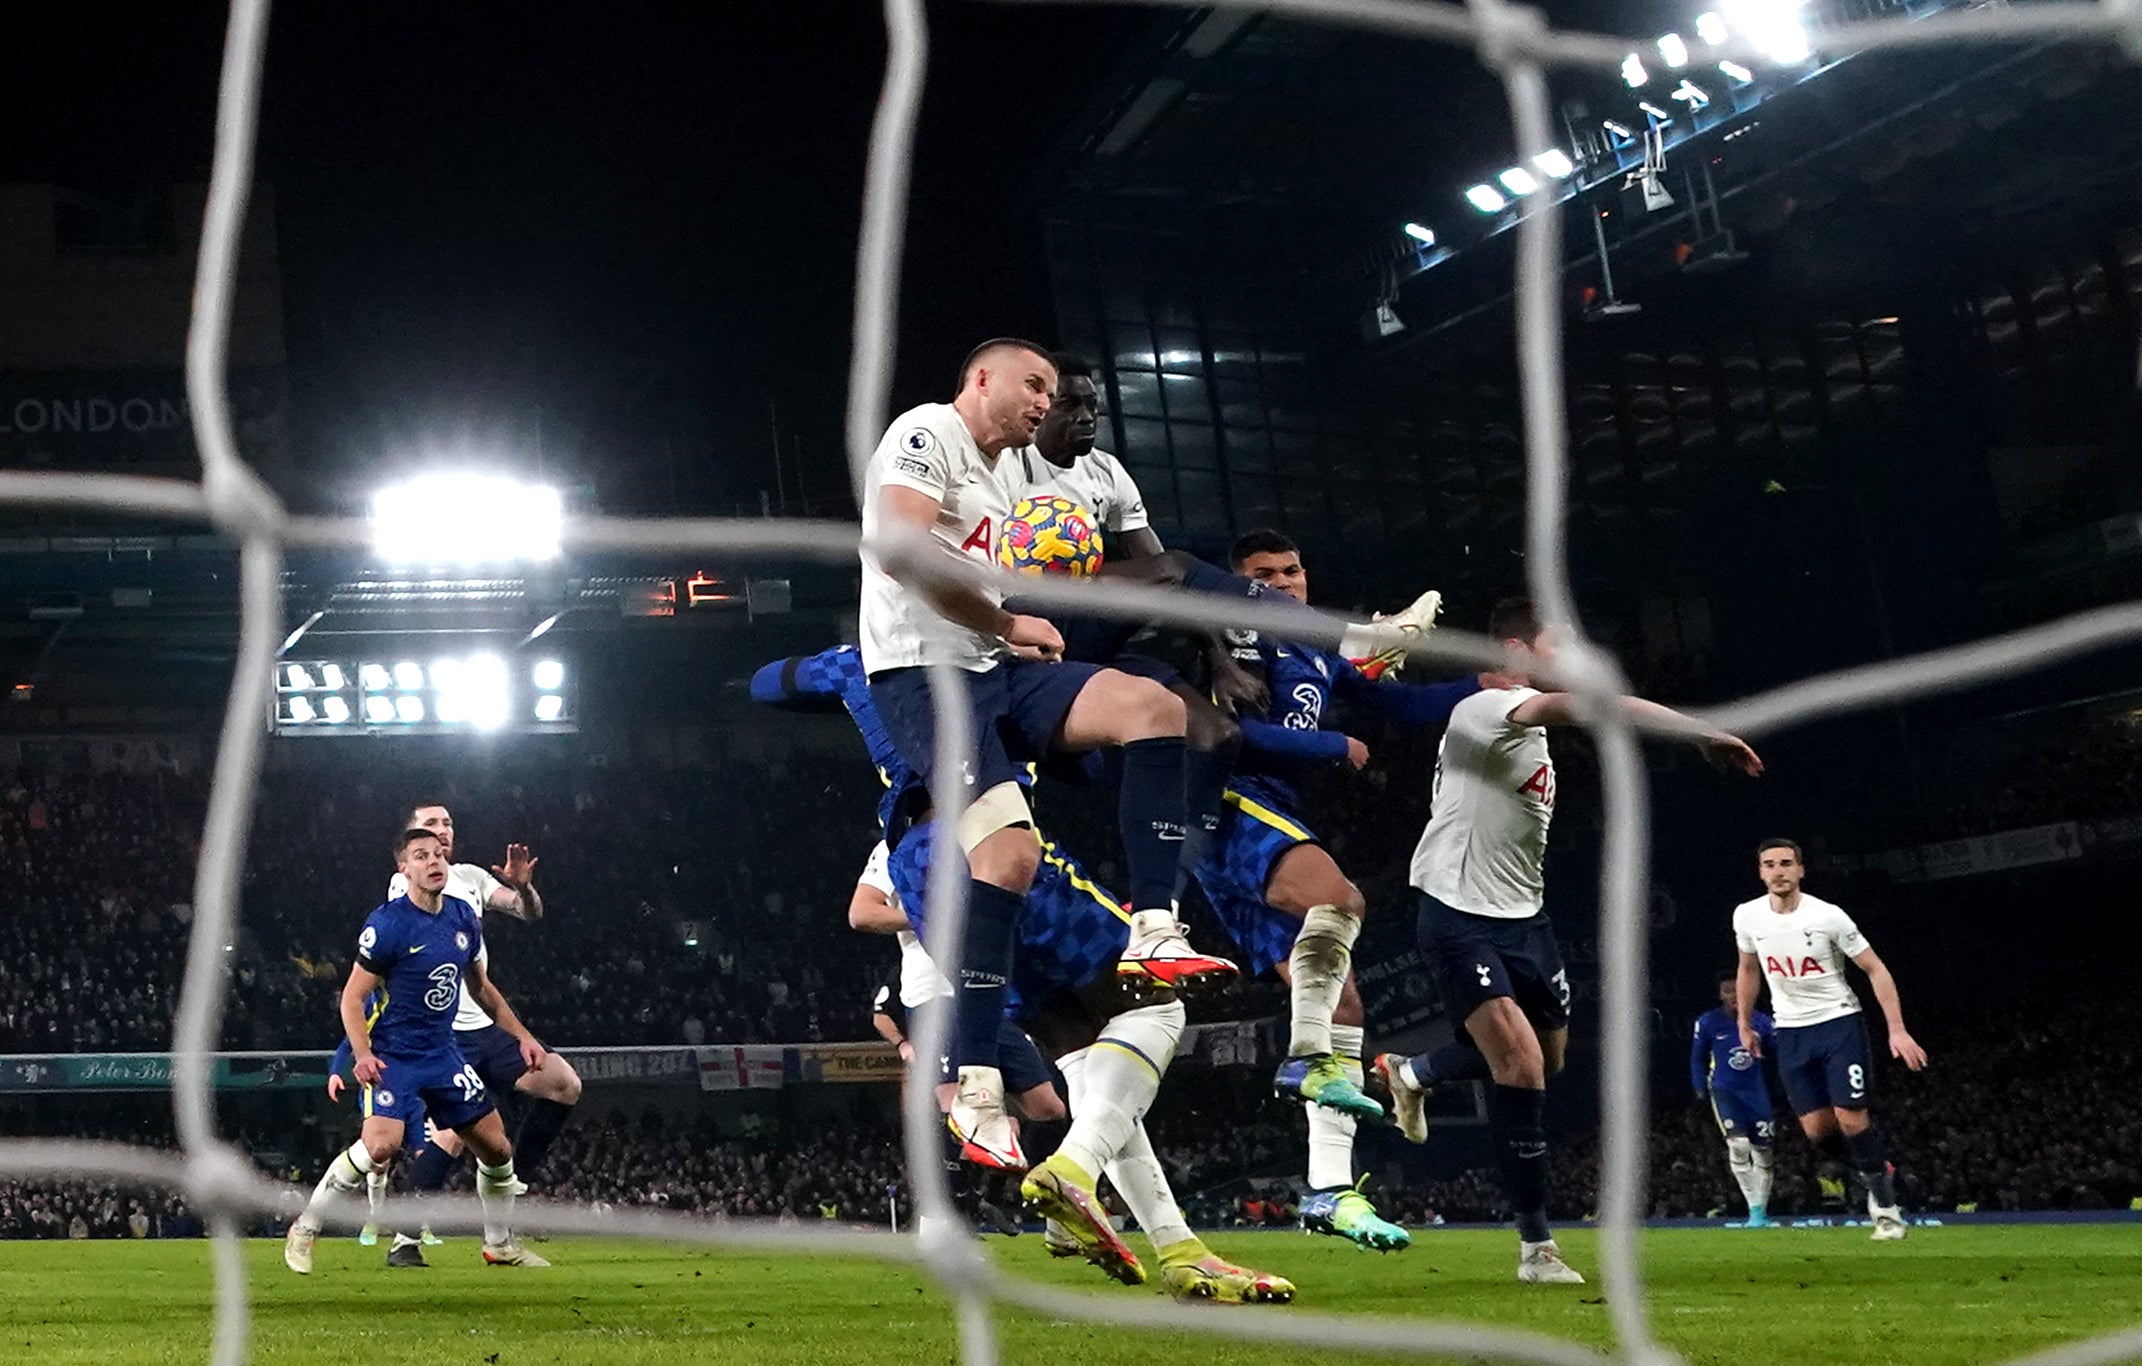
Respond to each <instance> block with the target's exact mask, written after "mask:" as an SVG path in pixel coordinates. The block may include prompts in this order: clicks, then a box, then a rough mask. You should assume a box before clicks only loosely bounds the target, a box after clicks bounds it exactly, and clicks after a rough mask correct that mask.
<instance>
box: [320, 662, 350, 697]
mask: <svg viewBox="0 0 2142 1366" xmlns="http://www.w3.org/2000/svg"><path fill="white" fill-rule="evenodd" d="M320 686H321V687H323V688H333V689H334V690H335V691H336V692H341V691H342V690H343V689H344V688H345V687H347V686H349V684H348V681H347V680H346V679H345V678H344V677H343V676H342V666H341V665H340V664H322V665H321V666H320Z"/></svg>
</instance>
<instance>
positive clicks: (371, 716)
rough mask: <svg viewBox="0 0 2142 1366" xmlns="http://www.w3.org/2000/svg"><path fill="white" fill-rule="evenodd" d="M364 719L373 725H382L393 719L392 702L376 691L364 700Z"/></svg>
mask: <svg viewBox="0 0 2142 1366" xmlns="http://www.w3.org/2000/svg"><path fill="white" fill-rule="evenodd" d="M364 719H365V720H367V721H370V722H371V723H372V724H373V725H375V726H378V725H384V724H386V723H387V722H389V721H392V720H393V719H394V703H393V702H392V701H391V700H390V699H388V698H385V697H381V696H380V695H379V694H378V693H374V694H372V695H371V696H370V697H367V698H366V699H365V700H364Z"/></svg>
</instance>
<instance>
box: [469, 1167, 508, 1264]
mask: <svg viewBox="0 0 2142 1366" xmlns="http://www.w3.org/2000/svg"><path fill="white" fill-rule="evenodd" d="M512 1186H513V1159H512V1158H511V1157H508V1158H507V1159H506V1162H505V1165H504V1166H502V1167H493V1166H489V1165H487V1164H485V1163H483V1162H478V1163H477V1164H476V1198H477V1199H478V1200H480V1201H482V1202H483V1242H484V1246H485V1247H498V1246H500V1245H502V1244H505V1243H510V1242H512V1241H513V1191H512Z"/></svg>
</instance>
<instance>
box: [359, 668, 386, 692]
mask: <svg viewBox="0 0 2142 1366" xmlns="http://www.w3.org/2000/svg"><path fill="white" fill-rule="evenodd" d="M357 677H358V678H359V679H360V680H361V681H362V682H363V683H364V690H365V691H366V692H385V691H386V690H387V687H388V685H389V684H390V683H391V682H392V681H393V680H392V679H390V678H389V677H388V676H387V666H386V665H384V664H360V665H358V666H357Z"/></svg>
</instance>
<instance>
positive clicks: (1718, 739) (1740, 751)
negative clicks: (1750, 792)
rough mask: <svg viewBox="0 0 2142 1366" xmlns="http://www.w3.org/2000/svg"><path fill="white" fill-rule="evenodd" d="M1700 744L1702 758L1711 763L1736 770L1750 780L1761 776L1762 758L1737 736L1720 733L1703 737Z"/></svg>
mask: <svg viewBox="0 0 2142 1366" xmlns="http://www.w3.org/2000/svg"><path fill="white" fill-rule="evenodd" d="M1702 744H1703V755H1704V757H1705V758H1707V759H1709V760H1710V761H1711V762H1712V763H1714V764H1723V765H1725V766H1727V767H1729V768H1737V769H1739V770H1740V771H1741V772H1743V773H1745V774H1747V775H1748V776H1749V777H1751V778H1759V777H1761V776H1762V773H1763V759H1762V756H1761V755H1759V754H1757V753H1756V752H1755V751H1754V750H1753V749H1751V748H1750V747H1749V745H1748V742H1747V741H1746V740H1743V739H1741V738H1740V737H1739V736H1738V735H1728V734H1726V733H1725V732H1724V731H1720V732H1718V733H1717V734H1716V735H1708V736H1705V737H1704V738H1703V741H1702Z"/></svg>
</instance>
